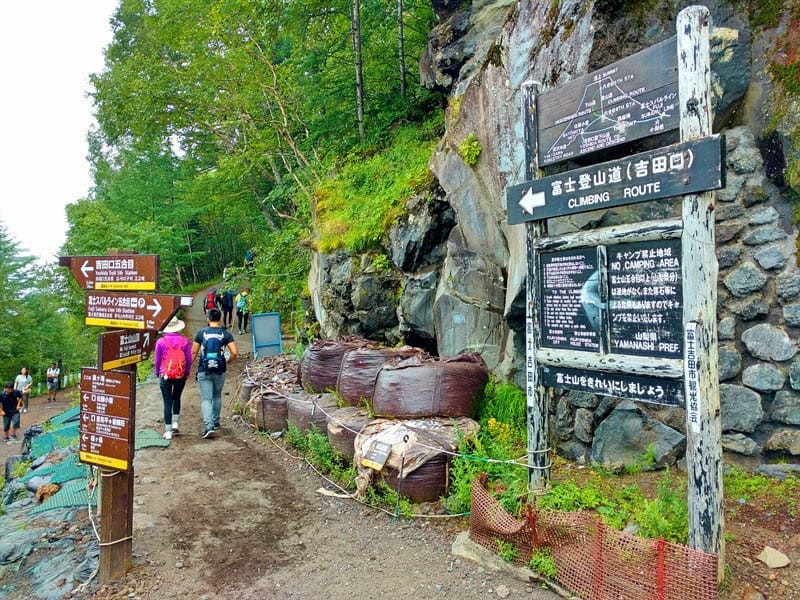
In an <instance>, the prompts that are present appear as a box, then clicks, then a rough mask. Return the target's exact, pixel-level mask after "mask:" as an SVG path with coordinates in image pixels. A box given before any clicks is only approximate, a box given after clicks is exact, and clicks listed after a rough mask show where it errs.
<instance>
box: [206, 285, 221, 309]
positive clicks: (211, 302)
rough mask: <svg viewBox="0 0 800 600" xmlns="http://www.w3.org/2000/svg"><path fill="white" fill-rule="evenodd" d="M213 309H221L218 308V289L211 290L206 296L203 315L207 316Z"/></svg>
mask: <svg viewBox="0 0 800 600" xmlns="http://www.w3.org/2000/svg"><path fill="white" fill-rule="evenodd" d="M212 308H219V306H217V288H211V289H210V290H209V291H208V293H207V294H206V299H205V300H204V301H203V314H205V315H207V314H208V311H209V310H210V309H212Z"/></svg>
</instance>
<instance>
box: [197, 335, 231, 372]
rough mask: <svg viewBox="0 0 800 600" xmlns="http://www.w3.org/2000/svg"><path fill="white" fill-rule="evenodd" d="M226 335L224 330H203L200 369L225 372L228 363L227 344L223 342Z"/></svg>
mask: <svg viewBox="0 0 800 600" xmlns="http://www.w3.org/2000/svg"><path fill="white" fill-rule="evenodd" d="M224 337H225V332H224V330H220V331H204V332H203V343H202V344H201V345H200V365H199V370H200V371H206V372H208V373H224V372H225V370H226V368H227V365H226V364H225V346H224V345H223V343H222V340H223V339H224Z"/></svg>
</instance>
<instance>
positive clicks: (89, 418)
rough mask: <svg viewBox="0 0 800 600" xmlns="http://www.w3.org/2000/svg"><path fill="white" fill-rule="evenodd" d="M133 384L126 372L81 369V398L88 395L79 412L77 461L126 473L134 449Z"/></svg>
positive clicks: (134, 396) (131, 378)
mask: <svg viewBox="0 0 800 600" xmlns="http://www.w3.org/2000/svg"><path fill="white" fill-rule="evenodd" d="M134 385H135V381H134V378H133V377H132V375H131V374H130V373H125V372H121V371H101V370H98V369H89V368H83V369H81V380H80V391H81V396H82V397H84V398H86V397H87V396H88V400H87V401H86V402H84V403H82V404H81V412H80V416H81V420H80V433H81V438H80V448H79V454H78V456H79V458H80V460H81V462H84V463H91V464H95V465H99V466H102V467H110V468H114V469H119V470H121V471H127V470H128V468H129V466H130V465H131V464H132V461H133V449H134V443H133V442H134V433H133V432H134V425H135V423H134V418H135V409H134V406H135V398H136V395H135V388H134ZM132 398H133V399H134V401H133V402H132V401H131V399H132Z"/></svg>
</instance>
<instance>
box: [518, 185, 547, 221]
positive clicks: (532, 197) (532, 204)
mask: <svg viewBox="0 0 800 600" xmlns="http://www.w3.org/2000/svg"><path fill="white" fill-rule="evenodd" d="M519 205H520V206H521V207H522V210H523V211H524V212H526V213H527V214H529V215H532V214H533V209H534V208H536V207H537V206H544V192H534V191H533V190H532V189H528V191H527V192H525V193H524V194H523V195H522V200H520V201H519Z"/></svg>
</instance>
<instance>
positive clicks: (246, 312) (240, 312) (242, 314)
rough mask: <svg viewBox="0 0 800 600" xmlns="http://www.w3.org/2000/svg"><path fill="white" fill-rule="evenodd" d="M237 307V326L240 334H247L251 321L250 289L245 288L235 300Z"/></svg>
mask: <svg viewBox="0 0 800 600" xmlns="http://www.w3.org/2000/svg"><path fill="white" fill-rule="evenodd" d="M233 303H234V306H236V325H237V327H238V331H239V333H240V334H242V333H247V322H248V321H249V320H250V288H244V289H243V290H242V291H241V292H239V293H238V294H237V295H236V298H235V299H234V300H233Z"/></svg>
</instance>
